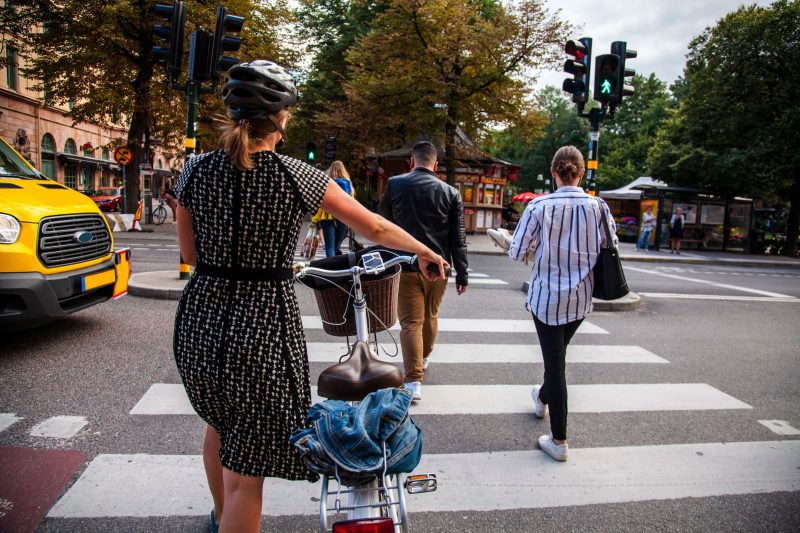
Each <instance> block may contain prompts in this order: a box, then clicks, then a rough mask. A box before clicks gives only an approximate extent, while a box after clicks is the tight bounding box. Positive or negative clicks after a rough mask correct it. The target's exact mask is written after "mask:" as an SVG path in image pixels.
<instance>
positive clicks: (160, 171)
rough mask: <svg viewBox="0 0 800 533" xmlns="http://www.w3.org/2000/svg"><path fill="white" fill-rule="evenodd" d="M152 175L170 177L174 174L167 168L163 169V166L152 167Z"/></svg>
mask: <svg viewBox="0 0 800 533" xmlns="http://www.w3.org/2000/svg"><path fill="white" fill-rule="evenodd" d="M153 175H154V176H155V175H158V176H164V177H167V178H171V177H172V176H174V174H173V173H172V172H170V171H169V170H166V169H163V168H154V169H153Z"/></svg>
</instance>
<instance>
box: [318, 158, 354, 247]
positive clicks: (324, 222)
mask: <svg viewBox="0 0 800 533" xmlns="http://www.w3.org/2000/svg"><path fill="white" fill-rule="evenodd" d="M326 174H327V175H328V177H329V178H331V179H332V180H333V181H334V182H336V184H337V185H339V187H341V188H342V190H344V192H346V193H347V194H349V195H350V196H352V197H355V195H356V191H355V189H354V188H353V182H351V181H350V174H348V172H347V169H346V168H345V166H344V163H342V162H341V161H334V162H333V164H331V166H330V167H329V168H328V171H327V172H326ZM311 223H312V224H316V225H317V226H319V228H320V229H321V230H322V237H323V240H324V241H325V257H332V256H334V255H339V254H341V253H342V251H341V250H340V247H341V245H342V241H343V240H344V238H345V236H346V235H347V231H348V228H347V225H345V224H344V223H343V222H341V221H339V220H336V219H335V218H334V217H333V215H332V214H330V213H328V212H327V211H325V210H324V209H320V210H319V211H317V214H316V215H314V216H313V217H312V218H311Z"/></svg>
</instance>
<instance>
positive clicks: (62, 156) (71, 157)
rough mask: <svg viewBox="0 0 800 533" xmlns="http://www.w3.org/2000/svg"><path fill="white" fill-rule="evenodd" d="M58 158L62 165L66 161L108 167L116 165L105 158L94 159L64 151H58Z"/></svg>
mask: <svg viewBox="0 0 800 533" xmlns="http://www.w3.org/2000/svg"><path fill="white" fill-rule="evenodd" d="M58 160H59V162H60V163H61V164H62V165H64V164H66V163H75V164H78V165H94V166H96V167H104V166H105V167H109V168H111V167H116V166H117V163H116V162H115V161H109V160H107V159H95V158H94V157H86V156H84V155H77V154H66V153H64V152H59V154H58Z"/></svg>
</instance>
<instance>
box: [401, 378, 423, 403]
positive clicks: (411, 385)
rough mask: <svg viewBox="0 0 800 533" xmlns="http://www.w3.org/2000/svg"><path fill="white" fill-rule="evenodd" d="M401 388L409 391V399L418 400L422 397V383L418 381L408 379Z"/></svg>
mask: <svg viewBox="0 0 800 533" xmlns="http://www.w3.org/2000/svg"><path fill="white" fill-rule="evenodd" d="M403 388H405V389H406V390H407V391H411V401H412V402H418V401H420V400H421V399H422V383H420V382H419V381H409V382H408V383H406V384H405V385H404V386H403Z"/></svg>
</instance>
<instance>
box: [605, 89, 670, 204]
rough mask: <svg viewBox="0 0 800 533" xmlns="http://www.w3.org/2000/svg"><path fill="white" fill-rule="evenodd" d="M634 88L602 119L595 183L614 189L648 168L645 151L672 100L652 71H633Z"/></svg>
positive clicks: (651, 142) (646, 151)
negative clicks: (609, 114) (612, 116)
mask: <svg viewBox="0 0 800 533" xmlns="http://www.w3.org/2000/svg"><path fill="white" fill-rule="evenodd" d="M631 85H632V86H633V87H634V88H635V90H636V92H635V93H634V95H633V96H630V97H626V98H625V100H624V102H623V104H622V105H621V106H620V107H619V108H618V109H617V112H616V114H615V116H614V118H611V119H607V120H606V121H604V123H603V128H602V129H603V131H602V134H601V137H600V154H599V160H600V172H598V180H597V181H598V186H599V188H601V189H615V188H617V187H621V186H623V185H625V184H626V183H629V182H630V181H631V180H633V179H635V178H637V177H639V176H644V175H646V174H647V173H648V171H649V166H648V160H647V153H648V150H649V149H650V147H651V146H652V144H653V142H654V140H655V137H656V134H657V133H658V130H659V128H660V127H661V124H662V123H663V122H664V120H666V118H667V114H668V111H669V110H670V109H672V108H673V107H675V100H674V99H673V98H672V97H671V96H670V93H669V91H667V87H666V84H665V83H664V82H662V81H660V80H659V79H658V78H657V77H656V76H655V74H650V76H649V77H647V78H645V77H643V76H639V75H636V76H634V77H633V80H632V82H631Z"/></svg>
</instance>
